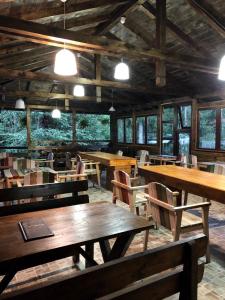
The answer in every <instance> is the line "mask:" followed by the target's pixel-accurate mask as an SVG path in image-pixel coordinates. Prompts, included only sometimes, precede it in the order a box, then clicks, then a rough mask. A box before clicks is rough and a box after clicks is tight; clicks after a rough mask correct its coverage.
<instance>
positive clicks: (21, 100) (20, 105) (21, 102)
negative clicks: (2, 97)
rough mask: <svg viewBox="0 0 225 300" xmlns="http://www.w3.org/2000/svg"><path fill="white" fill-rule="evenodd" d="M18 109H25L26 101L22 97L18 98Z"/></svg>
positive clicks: (16, 106)
mask: <svg viewBox="0 0 225 300" xmlns="http://www.w3.org/2000/svg"><path fill="white" fill-rule="evenodd" d="M15 108H16V109H25V102H24V100H23V99H22V98H20V99H17V100H16V105H15Z"/></svg>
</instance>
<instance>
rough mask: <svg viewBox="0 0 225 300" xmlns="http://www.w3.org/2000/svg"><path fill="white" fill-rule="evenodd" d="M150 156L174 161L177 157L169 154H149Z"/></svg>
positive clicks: (155, 158)
mask: <svg viewBox="0 0 225 300" xmlns="http://www.w3.org/2000/svg"><path fill="white" fill-rule="evenodd" d="M149 158H150V159H154V160H160V161H172V160H176V159H177V158H176V156H169V155H149Z"/></svg>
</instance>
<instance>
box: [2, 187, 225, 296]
mask: <svg viewBox="0 0 225 300" xmlns="http://www.w3.org/2000/svg"><path fill="white" fill-rule="evenodd" d="M89 196H90V201H91V202H94V201H102V200H107V201H111V198H112V193H111V192H109V191H106V190H105V189H103V188H89ZM199 200H200V201H201V199H200V198H199V197H196V196H193V195H189V199H188V201H190V202H195V201H199ZM120 205H121V204H120ZM122 206H124V205H123V204H122ZM224 239H225V205H223V204H220V203H216V202H213V201H212V205H211V208H210V245H211V258H212V259H211V263H210V264H207V265H206V266H205V273H204V277H203V280H202V282H201V283H200V284H199V289H198V293H199V300H203V299H204V300H206V299H207V300H214V299H225V243H224ZM171 241H172V238H171V234H170V233H169V232H167V231H166V230H164V229H159V230H154V229H152V230H151V231H150V236H149V244H148V248H155V247H158V246H160V245H162V244H165V243H168V242H171ZM142 248H143V233H140V234H139V235H137V236H136V237H135V239H134V241H133V242H132V245H131V247H130V248H129V250H128V252H127V255H129V254H133V253H136V252H139V251H142ZM95 252H96V260H97V261H98V262H101V261H102V260H101V256H100V253H99V251H98V248H97V246H96V251H95ZM76 271H77V270H76V269H75V268H74V265H73V262H72V258H71V257H69V258H66V259H62V260H58V261H55V262H52V263H48V264H45V265H40V266H38V267H35V268H30V269H27V270H25V271H21V272H18V273H17V274H16V276H15V278H14V279H13V281H12V282H11V284H10V286H9V288H8V289H7V291H6V292H10V291H12V290H17V289H20V288H21V287H24V286H28V285H36V284H39V283H42V282H46V281H49V280H51V279H54V278H59V277H60V278H63V277H65V276H67V275H70V274H72V273H73V272H76ZM170 299H178V297H177V296H176V295H175V296H173V297H170ZM153 300H154V299H153Z"/></svg>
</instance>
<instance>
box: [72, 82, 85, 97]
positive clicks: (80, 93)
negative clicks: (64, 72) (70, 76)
mask: <svg viewBox="0 0 225 300" xmlns="http://www.w3.org/2000/svg"><path fill="white" fill-rule="evenodd" d="M73 95H74V96H77V97H84V95H85V90H84V87H83V85H80V84H77V85H75V86H74V89H73Z"/></svg>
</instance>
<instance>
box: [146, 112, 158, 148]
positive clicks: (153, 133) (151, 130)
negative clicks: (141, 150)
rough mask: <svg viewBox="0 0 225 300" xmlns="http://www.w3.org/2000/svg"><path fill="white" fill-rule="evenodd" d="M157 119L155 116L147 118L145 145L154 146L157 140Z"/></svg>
mask: <svg viewBox="0 0 225 300" xmlns="http://www.w3.org/2000/svg"><path fill="white" fill-rule="evenodd" d="M157 122H158V118H157V116H156V115H151V116H148V117H147V144H148V145H156V144H157V141H158V138H157V135H158V125H157Z"/></svg>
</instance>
